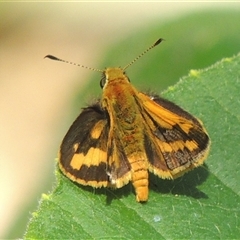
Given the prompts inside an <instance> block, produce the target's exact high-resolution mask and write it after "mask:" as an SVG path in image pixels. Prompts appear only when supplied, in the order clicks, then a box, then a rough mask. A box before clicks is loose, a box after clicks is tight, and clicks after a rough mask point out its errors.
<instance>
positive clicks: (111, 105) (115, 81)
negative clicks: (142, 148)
mask: <svg viewBox="0 0 240 240" xmlns="http://www.w3.org/2000/svg"><path fill="white" fill-rule="evenodd" d="M136 99H137V90H136V89H135V88H134V87H133V86H132V85H131V84H130V82H129V79H128V77H127V76H126V75H125V73H124V72H123V70H122V69H120V68H108V69H107V70H106V84H105V86H104V92H103V97H102V107H103V108H104V109H105V110H106V111H107V112H108V114H109V117H110V127H112V128H113V131H115V130H116V131H117V134H118V135H119V137H120V139H121V140H122V141H123V144H124V145H126V146H128V145H129V144H134V148H135V149H132V151H133V152H136V150H137V149H136V148H138V147H139V146H138V145H139V144H137V143H136V142H139V137H141V136H139V135H141V134H142V131H143V127H144V126H143V125H141V123H142V120H141V118H142V117H141V113H140V108H139V105H138V104H136V103H137V101H136ZM118 123H119V124H118ZM114 126H118V127H117V129H116V128H115V127H114ZM137 139H138V140H137ZM132 147H133V146H132Z"/></svg>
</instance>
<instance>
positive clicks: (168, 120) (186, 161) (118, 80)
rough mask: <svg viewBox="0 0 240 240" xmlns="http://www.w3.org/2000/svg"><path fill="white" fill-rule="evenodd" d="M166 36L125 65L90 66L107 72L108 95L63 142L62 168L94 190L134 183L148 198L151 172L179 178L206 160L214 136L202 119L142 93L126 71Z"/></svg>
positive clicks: (104, 82) (105, 88)
mask: <svg viewBox="0 0 240 240" xmlns="http://www.w3.org/2000/svg"><path fill="white" fill-rule="evenodd" d="M162 40H163V39H159V40H158V41H157V42H156V43H155V44H153V45H152V46H151V47H149V48H148V49H147V50H146V51H144V52H143V53H142V54H141V55H139V56H138V57H137V58H135V59H134V60H133V61H132V62H131V63H130V64H128V65H127V66H126V67H124V68H106V69H105V70H104V71H101V70H98V69H92V68H89V69H92V70H96V71H100V72H102V73H103V78H102V79H101V81H100V85H101V87H102V89H103V93H102V97H101V99H100V100H98V101H97V102H96V103H94V104H92V105H91V106H88V107H86V108H83V110H82V112H81V113H80V115H79V116H78V117H77V119H76V120H75V121H74V123H73V124H72V126H71V127H70V129H69V130H68V132H67V134H66V135H65V137H64V139H63V141H62V144H61V147H60V151H59V168H60V169H61V171H62V173H63V174H64V175H66V176H67V177H68V178H70V179H71V180H72V181H74V182H77V183H79V184H82V185H89V186H92V187H94V188H100V187H114V188H121V187H122V186H124V185H126V184H128V183H129V182H131V183H132V185H133V187H134V189H135V193H136V200H137V201H138V202H145V201H147V200H148V185H149V172H152V173H153V174H155V175H157V176H159V177H160V178H164V179H166V178H167V179H174V178H177V177H179V176H181V175H183V174H184V173H185V172H187V171H189V170H191V169H193V168H195V167H197V166H199V165H201V164H202V163H203V162H204V160H205V159H206V157H207V154H208V151H209V146H210V140H209V137H208V134H207V132H206V130H205V128H204V127H203V125H202V123H201V122H200V121H199V120H198V119H197V118H195V117H194V116H192V115H191V114H189V113H188V112H186V111H185V110H183V109H182V108H180V107H179V106H177V105H175V104H174V103H172V102H170V101H168V100H165V99H163V98H161V97H159V96H155V95H154V96H151V95H148V94H145V93H143V92H139V91H138V90H136V89H135V88H134V87H133V86H132V85H131V83H130V81H129V78H128V77H127V75H126V73H125V70H126V68H127V67H128V66H130V65H131V64H132V63H133V62H135V61H136V60H137V59H138V58H139V57H141V56H142V55H143V54H145V53H146V52H147V51H148V50H150V49H152V48H153V47H155V46H157V45H158V44H159V43H160V42H161V41H162ZM46 57H48V58H50V59H53V60H58V61H63V62H67V61H65V60H62V59H59V58H57V57H54V56H52V55H47V56H46ZM68 63H71V64H74V65H78V66H81V67H84V66H82V65H79V64H75V63H72V62H68Z"/></svg>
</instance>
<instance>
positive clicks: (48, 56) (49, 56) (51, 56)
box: [44, 55, 103, 73]
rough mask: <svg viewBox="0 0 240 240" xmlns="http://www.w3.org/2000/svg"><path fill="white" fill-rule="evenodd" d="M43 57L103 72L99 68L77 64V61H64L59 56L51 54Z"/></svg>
mask: <svg viewBox="0 0 240 240" xmlns="http://www.w3.org/2000/svg"><path fill="white" fill-rule="evenodd" d="M44 58H49V59H51V60H55V61H60V62H64V63H69V64H72V65H75V66H78V67H82V68H86V69H89V70H92V71H95V72H101V73H102V72H103V71H102V70H100V69H96V68H91V67H86V66H84V65H81V64H78V63H74V62H69V61H66V60H63V59H61V58H58V57H55V56H53V55H46V56H45V57H44Z"/></svg>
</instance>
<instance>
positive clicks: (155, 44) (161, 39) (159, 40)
mask: <svg viewBox="0 0 240 240" xmlns="http://www.w3.org/2000/svg"><path fill="white" fill-rule="evenodd" d="M163 40H164V39H163V38H159V39H158V40H157V41H156V42H155V43H154V44H153V45H152V46H150V47H149V48H147V49H146V50H145V51H144V52H142V53H141V54H140V55H139V56H137V57H136V58H134V59H133V60H132V61H131V62H130V63H129V64H128V65H127V66H125V67H124V68H123V70H126V69H127V68H128V67H129V66H131V65H132V64H133V63H135V62H136V61H137V60H138V59H139V58H140V57H142V56H143V55H144V54H145V53H147V52H148V51H149V50H151V49H152V48H154V47H156V46H157V45H158V44H160V43H161V42H162V41H163Z"/></svg>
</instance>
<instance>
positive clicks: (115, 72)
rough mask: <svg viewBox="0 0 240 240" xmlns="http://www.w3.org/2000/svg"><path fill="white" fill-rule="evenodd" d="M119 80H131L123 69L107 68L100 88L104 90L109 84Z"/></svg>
mask: <svg viewBox="0 0 240 240" xmlns="http://www.w3.org/2000/svg"><path fill="white" fill-rule="evenodd" d="M119 80H120V81H127V82H129V79H128V77H127V76H126V74H125V71H124V70H123V69H122V68H117V67H116V68H106V69H105V71H104V72H103V77H102V79H101V81H100V86H101V88H104V87H106V86H107V84H108V83H110V82H113V81H119Z"/></svg>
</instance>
